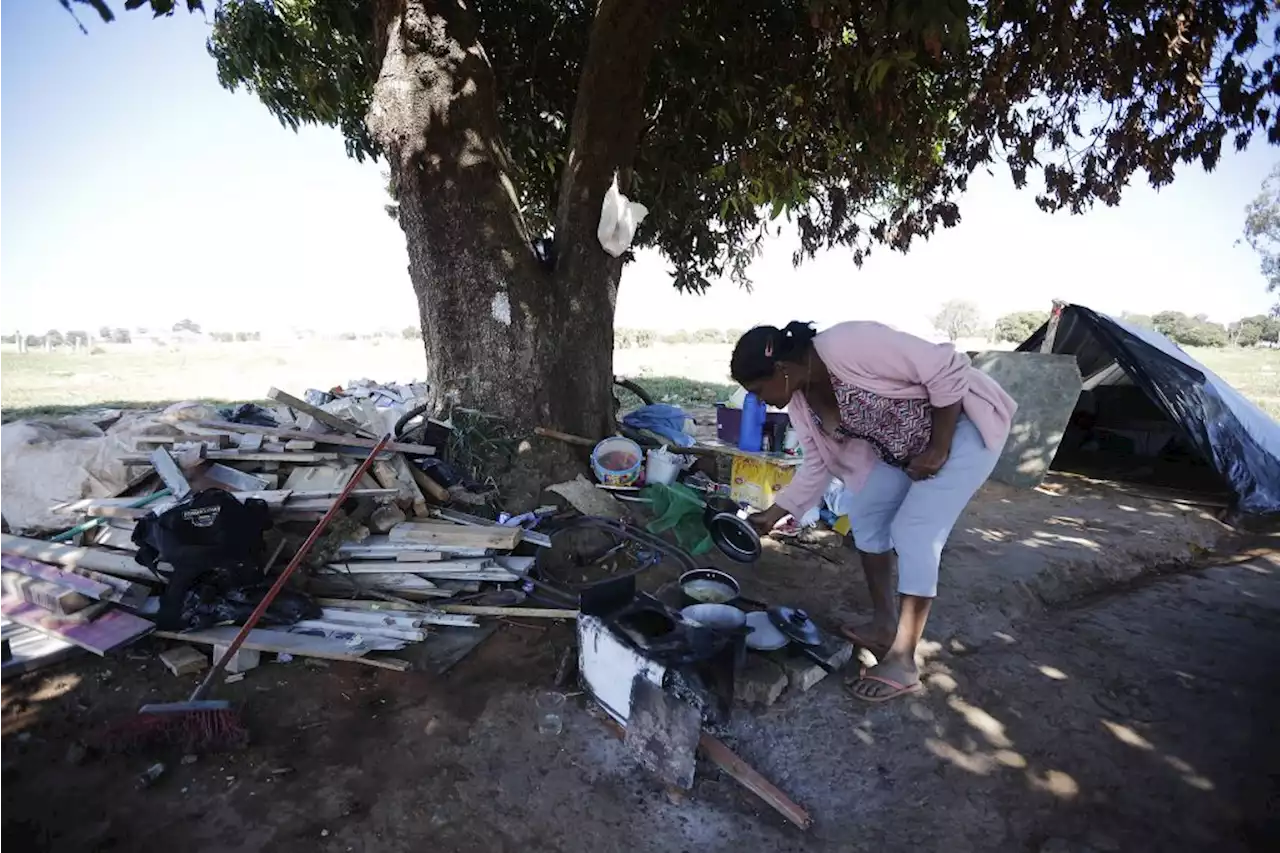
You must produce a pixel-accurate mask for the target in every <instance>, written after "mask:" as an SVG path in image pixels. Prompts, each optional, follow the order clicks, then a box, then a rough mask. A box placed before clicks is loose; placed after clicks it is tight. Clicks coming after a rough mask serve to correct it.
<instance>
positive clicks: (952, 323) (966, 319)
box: [933, 299, 982, 341]
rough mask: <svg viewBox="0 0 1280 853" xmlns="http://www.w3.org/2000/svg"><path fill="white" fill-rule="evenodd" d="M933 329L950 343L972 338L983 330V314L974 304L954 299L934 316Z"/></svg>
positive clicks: (944, 304) (946, 303)
mask: <svg viewBox="0 0 1280 853" xmlns="http://www.w3.org/2000/svg"><path fill="white" fill-rule="evenodd" d="M933 327H934V328H935V329H937V330H938V331H939V332H941V333H942V334H944V335H946V336H947V340H949V341H958V340H960V338H971V337H973V336H974V335H976V334H978V333H979V332H980V331H981V330H982V313H981V312H980V311H979V310H978V306H977V305H974V304H973V303H972V302H966V301H965V300H963V299H952V300H951V301H949V302H945V303H943V305H942V308H941V309H939V311H938V313H937V314H935V315H934V318H933Z"/></svg>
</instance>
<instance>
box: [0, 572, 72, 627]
mask: <svg viewBox="0 0 1280 853" xmlns="http://www.w3.org/2000/svg"><path fill="white" fill-rule="evenodd" d="M0 586H2V587H3V589H4V594H5V595H7V596H9V597H11V598H15V599H22V600H23V601H25V602H27V603H28V604H34V605H36V606H37V607H42V608H44V609H45V610H48V611H49V612H50V613H53V614H55V615H58V616H71V615H72V614H75V613H79V612H80V611H81V610H84V609H85V608H86V607H88V606H89V605H90V604H91V603H93V599H92V598H90V597H89V596H87V595H85V594H84V593H82V592H77V591H76V590H74V589H69V588H68V587H65V586H62V585H61V584H57V583H54V582H53V581H47V580H40V579H39V578H32V577H27V576H26V575H20V574H18V573H17V572H9V571H6V572H2V573H0Z"/></svg>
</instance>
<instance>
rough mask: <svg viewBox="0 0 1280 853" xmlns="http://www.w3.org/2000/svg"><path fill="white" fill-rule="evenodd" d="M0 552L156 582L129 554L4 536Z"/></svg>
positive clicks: (0, 535)
mask: <svg viewBox="0 0 1280 853" xmlns="http://www.w3.org/2000/svg"><path fill="white" fill-rule="evenodd" d="M0 551H2V552H3V553H5V554H13V555H16V556H19V557H27V558H29V559H32V560H40V561H42V562H45V563H57V564H58V565H60V566H70V567H72V568H83V569H93V570H94V571H96V572H106V573H107V574H109V575H119V576H120V577H123V578H132V579H134V580H141V581H151V582H153V583H154V582H155V581H156V580H157V578H156V576H155V575H154V574H152V572H151V571H150V570H149V569H147V568H145V567H143V566H140V565H138V564H137V562H135V561H134V559H133V555H132V554H115V553H112V552H111V551H106V550H104V549H101V548H77V547H76V546H74V545H60V544H58V543H55V542H43V541H41V540H39V539H27V538H25V537H22V536H10V535H9V534H7V533H5V534H0Z"/></svg>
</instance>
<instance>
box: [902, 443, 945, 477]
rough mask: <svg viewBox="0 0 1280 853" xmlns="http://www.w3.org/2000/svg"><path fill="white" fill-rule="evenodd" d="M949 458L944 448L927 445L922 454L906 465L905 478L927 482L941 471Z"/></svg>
mask: <svg viewBox="0 0 1280 853" xmlns="http://www.w3.org/2000/svg"><path fill="white" fill-rule="evenodd" d="M949 458H951V451H949V450H947V448H945V447H934V446H933V445H929V446H928V447H926V448H925V450H924V452H923V453H921V454H920V455H919V456H917V457H915V458H914V459H912V460H911V461H910V462H908V463H907V476H908V477H910V478H911V479H913V480H928V479H929V478H930V477H933V476H934V475H936V474H937V473H938V472H939V471H941V470H942V466H943V465H946V464H947V460H948V459H949Z"/></svg>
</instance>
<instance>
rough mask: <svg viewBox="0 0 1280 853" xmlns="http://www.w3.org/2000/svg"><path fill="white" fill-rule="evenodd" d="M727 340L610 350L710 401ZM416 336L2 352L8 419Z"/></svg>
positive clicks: (1254, 373) (1222, 354) (304, 372)
mask: <svg viewBox="0 0 1280 853" xmlns="http://www.w3.org/2000/svg"><path fill="white" fill-rule="evenodd" d="M729 350H730V347H728V346H725V345H722V344H687V345H667V344H660V345H657V346H653V347H646V348H643V349H621V350H618V351H617V353H615V356H614V369H615V371H616V372H617V373H619V374H620V375H624V376H629V377H634V378H640V379H642V380H643V381H642V384H643V385H644V386H645V387H646V388H648V389H649V390H650V391H651V392H652V393H653V394H654V395H655V396H656V397H658V398H660V399H664V400H667V401H670V402H678V403H709V402H714V401H715V400H717V399H720V398H721V397H722V396H723V394H724V393H726V389H727V385H728V382H729V380H728V376H727V374H728V366H729ZM1193 354H1194V356H1195V357H1196V358H1197V359H1199V360H1200V361H1201V362H1203V363H1204V364H1205V365H1206V366H1208V367H1209V368H1210V369H1211V370H1213V371H1215V372H1217V373H1218V374H1219V375H1221V376H1222V377H1223V378H1224V379H1226V380H1227V381H1228V382H1230V383H1231V384H1232V385H1234V386H1235V387H1236V388H1237V389H1238V390H1239V391H1240V392H1241V393H1242V394H1244V395H1245V396H1246V397H1248V398H1249V399H1251V400H1253V401H1254V402H1256V403H1258V404H1259V405H1260V406H1262V408H1263V409H1265V410H1266V411H1267V412H1268V413H1269V414H1270V415H1271V416H1272V417H1274V418H1277V419H1280V350H1265V349H1250V350H1242V349H1225V350H1223V349H1204V350H1195V351H1193ZM422 364H423V354H422V348H421V345H420V344H418V343H417V342H416V341H405V340H389V339H382V340H371V341H300V342H294V343H289V344H270V343H233V344H214V343H210V344H191V345H184V346H180V347H178V346H157V345H154V344H126V345H110V344H108V345H105V346H101V347H99V348H97V350H96V351H95V352H93V353H89V352H84V351H82V352H80V353H72V352H69V351H65V350H64V351H55V352H51V353H46V352H42V351H38V352H27V353H18V352H16V351H14V350H13V349H12V347H6V348H5V349H4V351H2V352H0V410H3V414H4V418H5V420H11V419H13V418H15V417H21V416H25V415H28V414H34V413H53V412H61V411H67V410H73V409H80V408H85V407H91V406H122V407H123V406H149V405H156V404H159V403H164V402H172V401H176V400H191V399H204V400H217V401H228V402H230V401H244V400H258V399H261V398H262V397H263V395H265V394H266V392H267V389H268V388H271V387H272V386H275V387H278V388H283V389H285V390H288V391H291V392H292V393H295V394H299V393H301V392H302V391H304V390H306V389H307V388H330V387H333V386H335V385H343V384H346V383H347V382H349V381H351V380H353V379H361V378H366V377H367V378H370V379H375V380H378V381H401V382H403V381H408V380H411V379H415V378H421V376H422V374H423V370H422Z"/></svg>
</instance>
